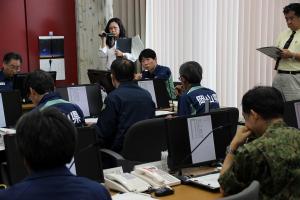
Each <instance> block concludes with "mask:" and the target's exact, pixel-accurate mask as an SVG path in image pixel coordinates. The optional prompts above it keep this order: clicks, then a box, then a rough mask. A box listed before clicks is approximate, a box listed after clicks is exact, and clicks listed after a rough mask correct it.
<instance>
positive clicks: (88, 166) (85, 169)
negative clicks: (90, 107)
mask: <svg viewBox="0 0 300 200" xmlns="http://www.w3.org/2000/svg"><path fill="white" fill-rule="evenodd" d="M98 149H99V147H97V136H96V131H95V129H94V127H80V128H77V146H76V150H75V154H74V161H75V169H76V174H77V175H79V176H83V177H87V178H89V179H92V180H95V181H97V182H102V183H103V182H104V177H103V170H102V162H101V154H100V153H99V151H98Z"/></svg>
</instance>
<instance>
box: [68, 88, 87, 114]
mask: <svg viewBox="0 0 300 200" xmlns="http://www.w3.org/2000/svg"><path fill="white" fill-rule="evenodd" d="M68 96H69V101H70V102H72V103H75V104H77V105H78V106H79V107H80V108H81V110H82V112H83V115H84V116H90V109H89V105H88V99H87V94H86V89H85V87H84V86H82V87H68Z"/></svg>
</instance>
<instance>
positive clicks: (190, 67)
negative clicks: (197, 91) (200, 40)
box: [179, 61, 202, 84]
mask: <svg viewBox="0 0 300 200" xmlns="http://www.w3.org/2000/svg"><path fill="white" fill-rule="evenodd" d="M179 75H180V76H182V77H184V78H185V79H186V80H187V81H188V82H189V83H191V84H196V83H201V81H202V67H201V65H200V64H199V63H197V62H196V61H189V62H186V63H183V64H182V65H181V66H180V68H179Z"/></svg>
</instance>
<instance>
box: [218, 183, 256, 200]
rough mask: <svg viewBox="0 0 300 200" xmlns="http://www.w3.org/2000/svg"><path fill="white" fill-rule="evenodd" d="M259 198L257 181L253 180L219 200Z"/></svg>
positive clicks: (252, 199) (254, 199)
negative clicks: (238, 190)
mask: <svg viewBox="0 0 300 200" xmlns="http://www.w3.org/2000/svg"><path fill="white" fill-rule="evenodd" d="M258 199H259V182H258V181H256V180H254V181H252V183H251V184H250V185H249V186H248V187H247V188H245V189H244V190H242V191H241V192H239V193H237V194H234V195H231V196H228V197H224V198H221V199H219V200H258Z"/></svg>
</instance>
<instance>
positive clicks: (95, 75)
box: [88, 69, 115, 93]
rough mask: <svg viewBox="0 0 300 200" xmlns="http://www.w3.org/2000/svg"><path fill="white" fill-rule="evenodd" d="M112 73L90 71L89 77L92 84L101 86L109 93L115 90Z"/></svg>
mask: <svg viewBox="0 0 300 200" xmlns="http://www.w3.org/2000/svg"><path fill="white" fill-rule="evenodd" d="M110 74H111V72H110V71H105V70H96V69H88V77H89V79H90V82H91V83H92V84H94V83H98V84H100V85H101V86H102V87H103V88H104V89H105V91H106V92H107V93H110V92H111V91H113V90H114V89H115V87H114V86H113V84H112V81H111V76H110Z"/></svg>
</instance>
